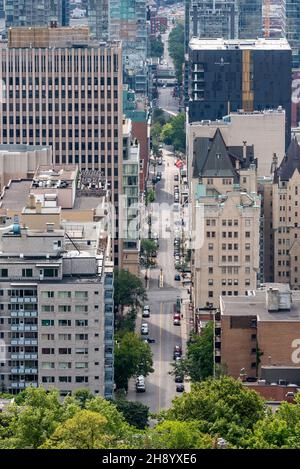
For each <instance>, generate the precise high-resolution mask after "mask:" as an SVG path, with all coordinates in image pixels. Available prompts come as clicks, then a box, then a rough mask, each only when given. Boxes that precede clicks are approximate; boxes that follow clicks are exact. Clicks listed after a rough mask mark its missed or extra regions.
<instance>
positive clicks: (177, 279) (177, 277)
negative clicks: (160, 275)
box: [174, 274, 180, 282]
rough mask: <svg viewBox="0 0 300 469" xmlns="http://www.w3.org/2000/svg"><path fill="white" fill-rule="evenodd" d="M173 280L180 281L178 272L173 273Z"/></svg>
mask: <svg viewBox="0 0 300 469" xmlns="http://www.w3.org/2000/svg"><path fill="white" fill-rule="evenodd" d="M174 280H176V282H179V281H180V275H179V274H175V275H174Z"/></svg>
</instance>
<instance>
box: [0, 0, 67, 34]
mask: <svg viewBox="0 0 300 469" xmlns="http://www.w3.org/2000/svg"><path fill="white" fill-rule="evenodd" d="M69 20H70V0H5V22H6V28H7V29H8V28H11V27H17V26H18V27H19V26H49V25H50V23H51V21H56V22H57V24H58V25H59V26H69Z"/></svg>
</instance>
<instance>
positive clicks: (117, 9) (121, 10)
mask: <svg viewBox="0 0 300 469" xmlns="http://www.w3.org/2000/svg"><path fill="white" fill-rule="evenodd" d="M109 38H110V40H120V41H122V49H123V67H124V80H125V82H126V83H129V84H130V85H132V86H133V87H134V89H135V91H136V92H138V93H142V94H146V92H147V67H146V59H147V53H148V30H147V1H146V0H110V2H109Z"/></svg>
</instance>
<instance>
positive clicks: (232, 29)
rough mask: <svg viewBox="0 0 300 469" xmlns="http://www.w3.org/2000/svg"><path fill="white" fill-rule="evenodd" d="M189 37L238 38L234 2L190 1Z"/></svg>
mask: <svg viewBox="0 0 300 469" xmlns="http://www.w3.org/2000/svg"><path fill="white" fill-rule="evenodd" d="M189 16H190V19H189V28H190V37H192V36H196V37H207V38H209V37H223V38H225V39H235V38H236V37H237V36H238V9H237V3H236V0H190V13H189Z"/></svg>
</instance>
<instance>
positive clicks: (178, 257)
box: [175, 254, 180, 262]
mask: <svg viewBox="0 0 300 469" xmlns="http://www.w3.org/2000/svg"><path fill="white" fill-rule="evenodd" d="M175 261H178V262H179V261H180V256H179V255H178V254H177V255H176V256H175Z"/></svg>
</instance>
